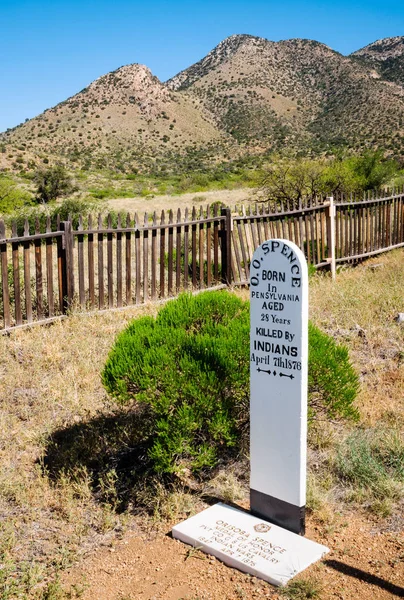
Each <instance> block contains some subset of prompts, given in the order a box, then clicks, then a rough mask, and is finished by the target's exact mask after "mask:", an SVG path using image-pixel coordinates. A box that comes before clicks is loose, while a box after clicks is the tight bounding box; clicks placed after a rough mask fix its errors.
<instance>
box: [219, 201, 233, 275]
mask: <svg viewBox="0 0 404 600" xmlns="http://www.w3.org/2000/svg"><path fill="white" fill-rule="evenodd" d="M220 214H221V216H222V217H225V219H224V220H223V221H222V222H221V231H220V237H221V242H222V243H221V251H222V283H225V284H226V285H231V230H232V226H233V220H232V218H231V210H230V208H222V209H221V211H220Z"/></svg>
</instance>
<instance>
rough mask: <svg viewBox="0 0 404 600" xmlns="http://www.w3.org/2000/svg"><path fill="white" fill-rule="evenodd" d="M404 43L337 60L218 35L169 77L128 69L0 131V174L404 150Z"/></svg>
mask: <svg viewBox="0 0 404 600" xmlns="http://www.w3.org/2000/svg"><path fill="white" fill-rule="evenodd" d="M403 56H404V38H389V39H387V40H379V41H378V42H375V43H374V44H370V45H369V46H367V47H366V48H362V49H361V50H358V51H357V52H355V53H354V54H353V55H351V56H342V55H341V54H339V53H337V52H335V51H334V50H332V49H331V48H329V47H328V46H326V45H324V44H320V43H318V42H315V41H311V40H302V39H291V40H286V41H281V42H271V41H269V40H266V39H264V38H259V37H254V36H251V35H233V36H230V37H229V38H227V39H225V40H223V41H222V42H221V43H220V44H219V45H218V46H216V47H215V48H214V49H213V50H212V51H211V52H209V53H208V54H207V56H206V57H204V58H203V59H202V60H200V61H199V62H197V63H196V64H194V65H191V66H190V67H189V68H188V69H186V70H184V71H182V72H181V73H179V74H178V75H176V76H175V77H173V78H172V79H170V80H169V81H168V82H166V83H162V82H160V81H159V80H158V79H157V78H156V77H155V76H154V75H152V73H151V72H150V70H149V69H148V68H147V67H145V66H142V65H138V64H132V65H127V66H124V67H121V68H119V69H117V70H116V71H114V72H112V73H108V74H107V75H104V76H102V77H100V78H99V79H97V80H96V81H94V82H93V83H91V84H90V85H89V86H88V87H87V88H85V89H84V90H82V91H81V92H79V93H78V94H76V95H75V96H72V97H71V98H69V99H67V100H66V101H65V102H62V103H61V104H58V105H57V106H56V107H54V108H51V109H49V110H47V111H45V112H44V113H42V114H41V115H39V116H38V117H36V118H34V119H31V120H30V121H27V122H26V123H24V124H21V125H19V126H18V127H16V128H14V129H12V130H9V131H8V132H6V133H3V134H0V150H1V151H0V169H1V168H3V169H5V168H11V169H14V170H22V169H25V170H27V169H30V168H31V169H33V168H36V167H37V166H38V165H40V164H41V163H43V162H45V163H46V162H47V161H49V160H50V161H51V162H52V161H54V160H55V159H56V160H62V161H63V162H65V163H67V165H69V166H74V165H76V166H79V167H81V168H85V169H90V170H92V169H95V168H111V169H114V170H116V171H122V172H136V171H137V170H140V171H150V170H153V171H154V172H159V171H160V172H161V171H170V170H175V171H178V170H182V171H186V170H188V169H200V168H205V167H209V166H211V165H212V164H214V163H215V162H217V161H222V160H229V159H230V158H231V159H235V158H237V156H240V155H243V154H246V153H248V154H255V153H262V152H269V151H273V150H282V149H285V148H288V149H291V150H292V151H295V152H296V151H304V152H307V151H312V152H320V153H322V152H325V151H328V150H333V149H335V148H336V147H341V146H342V147H348V148H352V149H355V150H360V149H363V148H364V147H380V148H383V149H386V150H387V151H389V153H390V154H393V155H396V156H398V155H404V90H403V85H402V84H403V72H404V71H403V69H404V67H403V65H404V62H403V61H404V59H403Z"/></svg>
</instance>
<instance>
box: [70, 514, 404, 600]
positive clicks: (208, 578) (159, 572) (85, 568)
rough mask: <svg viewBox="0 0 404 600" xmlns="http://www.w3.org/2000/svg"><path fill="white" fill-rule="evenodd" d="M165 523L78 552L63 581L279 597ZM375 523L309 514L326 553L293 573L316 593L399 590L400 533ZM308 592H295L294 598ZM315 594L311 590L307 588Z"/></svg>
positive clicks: (153, 597) (376, 597)
mask: <svg viewBox="0 0 404 600" xmlns="http://www.w3.org/2000/svg"><path fill="white" fill-rule="evenodd" d="M173 524H174V523H172V524H167V526H166V528H165V529H162V530H161V531H154V532H153V533H151V534H150V533H144V532H141V531H138V532H137V533H134V532H131V533H128V534H125V535H124V536H123V538H122V539H121V540H119V541H118V542H116V543H115V544H114V545H112V546H110V547H103V548H99V549H97V550H95V551H93V552H92V553H90V554H89V555H87V556H85V557H83V559H82V561H81V563H79V564H78V565H77V566H75V567H74V568H72V569H71V570H69V571H68V572H67V573H66V576H65V578H64V584H66V585H67V586H69V585H73V584H77V583H78V582H83V581H84V584H85V592H84V593H83V596H81V597H82V599H83V600H95V599H97V600H135V599H136V600H180V599H183V600H233V599H235V600H236V599H238V598H240V599H249V598H271V599H273V600H275V599H280V598H283V597H284V596H283V595H282V593H281V592H280V590H279V589H277V588H275V587H273V586H271V585H270V584H268V583H265V582H264V581H260V580H259V579H257V578H255V577H251V576H249V575H246V574H243V573H241V572H240V571H237V570H235V569H231V568H229V567H227V566H226V565H224V564H223V563H221V562H220V561H219V560H217V559H215V558H214V557H210V556H207V555H204V554H202V553H201V552H198V551H196V552H192V553H190V552H189V550H190V547H189V546H187V545H185V544H183V543H182V542H179V541H178V540H174V539H173V538H171V536H170V530H171V525H173ZM393 529H394V528H393V527H390V530H380V528H379V527H377V526H376V523H375V522H374V521H372V520H371V519H369V517H366V516H364V515H363V514H362V515H359V514H354V513H352V514H345V515H340V514H339V515H335V518H334V520H333V524H332V526H330V525H328V526H322V525H319V524H318V523H316V522H315V521H314V520H313V519H311V518H309V519H308V523H307V534H306V535H307V537H308V538H310V539H312V540H316V541H318V542H320V543H323V544H325V545H327V546H328V547H329V548H330V553H329V554H328V555H327V556H326V557H325V558H324V559H323V560H322V561H320V562H319V563H317V564H315V565H313V566H312V567H310V568H309V569H307V570H306V571H305V572H304V573H303V574H301V575H300V576H298V578H297V579H303V580H305V579H309V580H310V581H311V582H313V581H314V582H317V583H318V585H319V587H320V593H319V595H318V596H316V597H318V598H321V599H322V600H328V599H330V600H331V599H332V600H337V599H338V600H365V599H366V600H367V599H372V600H387V599H393V598H398V597H404V538H403V537H402V536H401V535H400V534H399V533H397V531H394V530H393ZM303 597H304V598H306V597H307V598H309V597H311V596H301V598H303ZM313 597H314V596H313Z"/></svg>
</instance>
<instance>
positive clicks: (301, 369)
mask: <svg viewBox="0 0 404 600" xmlns="http://www.w3.org/2000/svg"><path fill="white" fill-rule="evenodd" d="M250 282H251V330H250V365H251V370H250V374H251V414H250V421H251V481H250V488H251V489H250V505H251V511H252V512H253V513H255V514H257V515H259V517H262V518H264V519H267V521H270V523H268V522H264V521H262V519H261V518H259V517H257V516H253V515H251V514H248V513H245V512H242V511H239V510H236V509H234V508H230V507H229V506H225V505H224V504H220V503H219V504H216V505H215V506H211V507H210V508H208V509H207V510H204V511H203V512H201V513H199V514H198V515H195V516H194V517H191V518H190V519H187V520H186V521H184V522H183V523H180V524H179V525H177V526H176V527H174V528H173V530H172V533H173V537H174V538H178V539H179V540H182V541H183V542H185V543H187V544H191V545H192V546H194V547H197V548H199V549H201V550H203V551H204V552H207V553H209V554H213V555H214V556H216V557H217V558H219V559H220V560H222V561H223V562H224V563H226V564H228V565H230V566H232V567H236V568H237V569H240V570H241V571H244V572H246V573H250V574H251V575H255V576H256V577H260V578H261V579H264V580H265V581H268V582H270V583H273V584H274V585H285V584H286V583H287V582H288V581H289V579H291V578H292V577H294V576H295V575H297V574H298V573H300V572H301V571H303V570H304V569H306V568H307V567H308V566H309V565H311V564H313V563H314V562H316V561H317V560H319V559H320V558H321V557H322V556H324V554H326V553H327V552H328V551H329V550H328V548H326V547H325V546H322V545H321V544H317V543H315V542H312V541H310V540H307V539H305V538H303V537H301V536H300V535H296V534H299V533H300V534H301V533H304V512H305V503H306V437H307V355H308V340H307V338H308V281H307V265H306V261H305V258H304V256H303V254H302V252H301V251H300V250H299V248H298V247H297V246H296V245H295V244H293V243H291V242H288V241H286V240H278V239H275V240H269V241H267V242H264V243H263V244H261V246H260V247H259V248H258V249H257V250H256V251H255V253H254V256H253V260H252V263H251V268H250ZM278 525H280V527H279V526H278Z"/></svg>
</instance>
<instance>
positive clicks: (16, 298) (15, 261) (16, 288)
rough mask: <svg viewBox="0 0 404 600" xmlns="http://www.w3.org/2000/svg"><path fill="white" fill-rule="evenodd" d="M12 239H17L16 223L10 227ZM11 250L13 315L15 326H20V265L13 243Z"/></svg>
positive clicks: (15, 246)
mask: <svg viewBox="0 0 404 600" xmlns="http://www.w3.org/2000/svg"><path fill="white" fill-rule="evenodd" d="M11 235H12V237H15V238H16V237H17V223H16V222H14V223H13V225H12V233H11ZM11 248H12V257H13V258H12V260H13V285H14V314H15V323H16V325H21V324H22V310H21V290H20V265H19V262H20V261H19V246H18V243H17V242H15V243H13V244H12V246H11Z"/></svg>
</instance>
